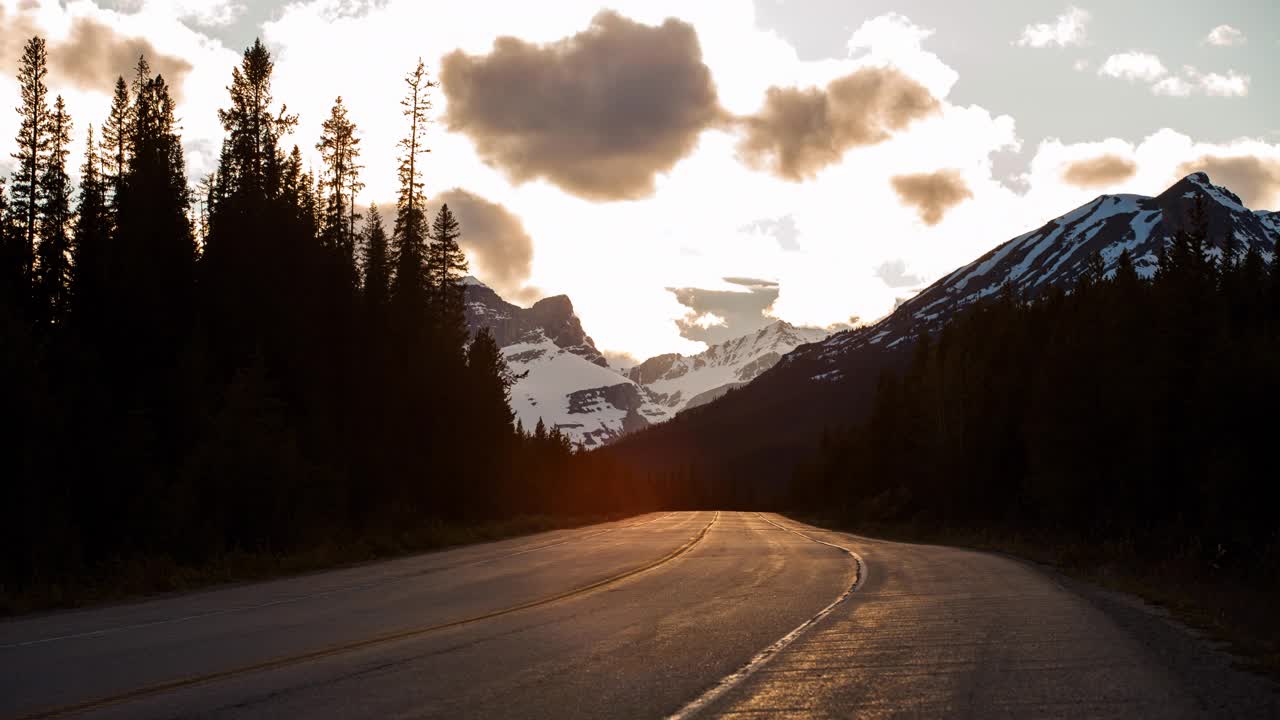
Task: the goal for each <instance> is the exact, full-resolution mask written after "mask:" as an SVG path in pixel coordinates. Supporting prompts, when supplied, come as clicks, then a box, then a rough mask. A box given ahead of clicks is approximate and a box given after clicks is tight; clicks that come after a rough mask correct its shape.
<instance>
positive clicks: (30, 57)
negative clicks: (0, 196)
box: [10, 37, 52, 283]
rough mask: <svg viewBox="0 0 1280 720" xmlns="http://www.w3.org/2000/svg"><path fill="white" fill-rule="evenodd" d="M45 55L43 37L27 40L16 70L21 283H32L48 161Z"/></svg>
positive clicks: (13, 201)
mask: <svg viewBox="0 0 1280 720" xmlns="http://www.w3.org/2000/svg"><path fill="white" fill-rule="evenodd" d="M48 74H49V67H48V53H47V51H46V49H45V41H44V39H43V38H39V37H33V38H31V39H30V40H28V41H27V45H26V48H25V49H24V50H23V53H22V61H21V64H20V65H19V68H18V87H19V92H20V95H21V98H22V105H21V106H19V107H18V115H19V117H20V118H21V125H20V127H19V129H18V138H17V143H18V151H17V152H16V153H14V154H13V159H14V160H17V161H18V163H17V164H18V167H17V169H16V170H15V171H14V173H13V185H12V187H11V188H10V205H11V208H12V212H13V214H14V216H15V218H16V220H17V228H18V232H19V233H20V245H19V247H18V249H17V253H16V254H17V256H18V263H19V267H20V272H21V274H22V277H23V279H24V280H23V281H24V282H28V283H29V282H30V281H31V273H32V270H33V267H32V265H33V258H34V253H35V248H36V241H37V236H38V233H39V218H40V208H41V206H42V205H43V204H44V194H43V192H42V188H41V185H40V178H41V176H42V175H43V173H44V168H45V165H46V164H47V163H48V162H49V153H50V150H51V147H52V136H51V133H50V111H49V97H48V96H49V88H48V86H47V85H46V84H45V78H46V77H48Z"/></svg>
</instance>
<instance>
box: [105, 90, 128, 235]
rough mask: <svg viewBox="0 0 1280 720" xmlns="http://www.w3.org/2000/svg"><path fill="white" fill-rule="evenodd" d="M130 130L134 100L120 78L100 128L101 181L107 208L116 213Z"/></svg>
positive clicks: (126, 167) (125, 166)
mask: <svg viewBox="0 0 1280 720" xmlns="http://www.w3.org/2000/svg"><path fill="white" fill-rule="evenodd" d="M132 128H133V100H132V99H131V98H130V97H129V85H128V83H126V82H125V81H124V78H123V77H117V78H116V86H115V91H114V93H113V94H112V95H111V110H110V111H109V112H108V113H107V121H106V122H105V123H103V124H102V151H101V152H102V159H103V168H102V177H103V183H104V187H105V189H106V190H107V192H108V196H107V197H108V198H109V201H110V203H111V205H110V207H111V208H112V210H113V211H114V209H115V196H116V195H117V194H119V192H120V186H121V184H123V183H124V174H125V171H126V170H127V169H128V167H129V155H130V148H131V143H132V140H131V136H132V133H133V131H132Z"/></svg>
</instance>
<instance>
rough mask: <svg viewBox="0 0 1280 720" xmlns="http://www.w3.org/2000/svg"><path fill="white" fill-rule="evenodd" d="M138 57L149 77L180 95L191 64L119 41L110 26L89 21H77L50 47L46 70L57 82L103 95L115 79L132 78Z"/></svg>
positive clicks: (136, 42)
mask: <svg viewBox="0 0 1280 720" xmlns="http://www.w3.org/2000/svg"><path fill="white" fill-rule="evenodd" d="M140 56H146V58H147V62H148V63H150V64H151V72H152V73H155V74H159V75H163V76H164V79H165V82H166V83H168V84H169V86H170V87H171V88H173V89H174V92H181V88H182V82H183V80H184V79H185V78H186V76H187V73H189V72H191V70H192V65H191V63H189V62H187V61H186V60H184V59H182V58H179V57H174V56H171V55H165V54H163V53H160V52H158V51H157V50H156V49H155V47H154V46H153V45H152V44H151V43H150V42H148V41H147V40H144V39H143V38H136V37H135V38H130V37H122V36H121V35H119V34H118V33H116V31H115V30H114V29H112V28H111V27H110V26H109V25H106V24H104V23H101V22H98V21H97V20H94V19H92V18H88V17H79V18H76V19H75V20H74V21H73V22H72V24H71V33H70V34H69V35H68V36H67V38H66V39H65V40H63V41H61V42H58V43H55V44H53V45H52V46H51V48H50V50H49V70H50V73H51V75H53V76H54V77H55V78H56V79H61V80H63V81H65V82H69V83H72V84H74V85H76V86H78V87H80V88H83V89H85V90H99V91H104V92H105V91H108V90H109V89H110V88H111V86H112V85H113V84H114V83H115V80H116V78H117V77H125V78H131V77H132V76H133V74H134V68H135V67H136V66H137V64H138V58H139V57H140Z"/></svg>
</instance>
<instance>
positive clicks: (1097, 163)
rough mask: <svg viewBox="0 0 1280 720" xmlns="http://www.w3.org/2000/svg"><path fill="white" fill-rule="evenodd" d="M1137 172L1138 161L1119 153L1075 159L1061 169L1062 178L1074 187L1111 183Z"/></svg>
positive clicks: (1125, 178) (1127, 177)
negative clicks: (1121, 155)
mask: <svg viewBox="0 0 1280 720" xmlns="http://www.w3.org/2000/svg"><path fill="white" fill-rule="evenodd" d="M1137 172H1138V163H1136V162H1134V161H1132V160H1130V159H1129V158H1125V157H1120V156H1119V155H1110V154H1108V155H1099V156H1098V157H1094V158H1087V159H1085V160H1077V161H1075V162H1073V163H1071V164H1069V165H1067V166H1066V167H1065V168H1063V170H1062V179H1063V180H1064V181H1066V182H1068V183H1071V184H1072V185H1075V186H1076V187H1082V188H1089V187H1100V186H1103V185H1113V184H1115V183H1118V182H1121V181H1123V180H1128V179H1129V178H1131V177H1133V176H1134V175H1135V174H1137Z"/></svg>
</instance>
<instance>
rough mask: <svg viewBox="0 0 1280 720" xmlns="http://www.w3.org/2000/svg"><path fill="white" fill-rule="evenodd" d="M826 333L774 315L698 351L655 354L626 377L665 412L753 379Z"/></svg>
mask: <svg viewBox="0 0 1280 720" xmlns="http://www.w3.org/2000/svg"><path fill="white" fill-rule="evenodd" d="M827 335H828V333H827V331H825V330H822V329H819V328H799V327H796V326H794V325H791V324H790V323H787V322H783V321H782V320H778V321H776V322H774V323H772V324H770V325H767V326H765V327H763V328H760V329H759V330H758V331H756V332H754V333H752V334H750V335H744V336H742V337H739V338H734V339H732V340H726V341H725V342H723V343H720V344H719V345H713V346H711V347H709V348H707V349H706V350H704V351H702V352H700V353H698V354H697V355H692V356H685V355H676V354H670V355H658V356H657V357H653V358H649V359H648V360H645V361H644V362H643V363H640V364H639V365H637V366H635V367H634V368H631V370H630V371H628V372H627V377H629V378H631V380H633V381H635V382H636V383H638V384H640V385H643V386H644V387H645V389H646V390H648V391H649V394H650V395H649V397H650V403H651V404H652V405H654V406H656V407H657V408H661V409H662V410H663V411H665V412H666V413H667V414H668V416H670V415H674V414H676V413H678V412H680V411H681V410H684V409H687V408H693V407H698V406H699V405H705V404H707V403H709V402H711V401H712V400H715V399H716V398H718V397H720V396H722V395H724V394H725V393H726V392H728V391H730V390H733V389H735V388H739V387H742V386H743V385H745V384H747V383H749V382H751V381H752V380H755V379H756V378H757V377H759V376H760V374H761V373H763V372H764V371H765V370H768V369H769V368H771V367H773V366H774V365H776V364H777V363H778V361H779V360H781V359H782V356H783V355H786V354H787V353H789V352H791V351H792V350H794V349H796V348H797V347H800V346H801V345H805V344H807V343H815V342H818V341H819V340H822V339H823V338H825V337H826V336H827Z"/></svg>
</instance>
